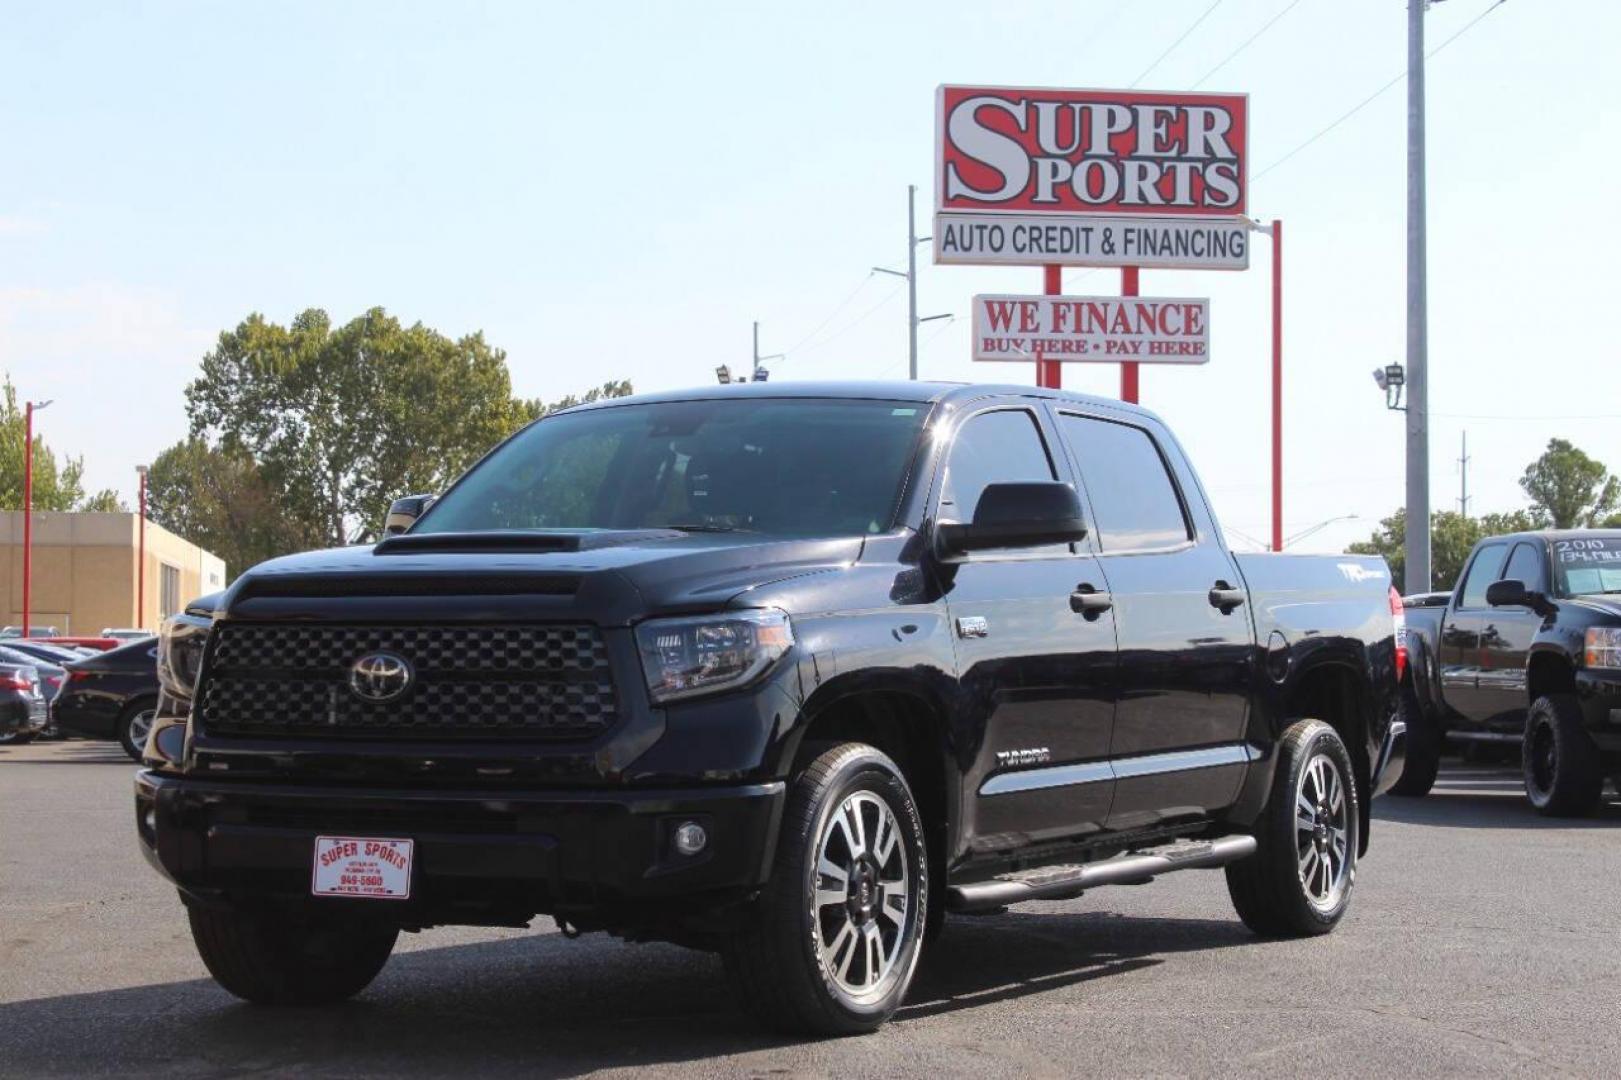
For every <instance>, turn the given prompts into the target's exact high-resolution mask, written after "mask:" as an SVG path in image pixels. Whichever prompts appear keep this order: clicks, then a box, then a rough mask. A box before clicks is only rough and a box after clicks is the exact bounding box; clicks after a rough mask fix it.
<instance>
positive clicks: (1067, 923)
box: [0, 742, 1621, 1077]
mask: <svg viewBox="0 0 1621 1080" xmlns="http://www.w3.org/2000/svg"><path fill="white" fill-rule="evenodd" d="M131 773H132V766H131V765H130V763H129V761H128V760H127V759H126V758H124V757H123V755H122V754H121V753H120V752H119V751H118V749H117V748H116V747H114V746H112V745H111V744H105V743H91V742H68V743H54V744H37V745H34V746H28V747H15V748H11V747H0V1074H4V1075H7V1076H11V1075H27V1076H33V1075H60V1076H88V1075H107V1074H125V1075H144V1074H158V1073H162V1074H164V1075H166V1076H172V1077H194V1076H195V1077H218V1076H233V1077H237V1076H250V1075H259V1074H279V1073H299V1074H303V1075H321V1076H359V1075H393V1076H400V1075H445V1074H450V1073H455V1074H458V1075H460V1076H468V1077H470V1076H483V1075H505V1074H520V1073H521V1074H524V1075H530V1076H537V1075H540V1076H575V1075H581V1074H587V1073H599V1072H600V1073H609V1074H612V1073H615V1072H620V1071H629V1070H631V1069H637V1068H645V1067H649V1066H651V1067H655V1068H657V1069H658V1070H660V1072H661V1074H662V1073H669V1074H672V1075H694V1076H733V1075H745V1076H768V1075H805V1076H839V1077H849V1076H888V1077H893V1076H920V1075H931V1076H944V1075H974V1076H1031V1075H1034V1076H1043V1075H1109V1076H1119V1075H1144V1074H1151V1075H1207V1074H1235V1073H1237V1074H1244V1073H1257V1074H1258V1073H1268V1074H1274V1075H1303V1074H1311V1075H1316V1076H1351V1075H1355V1076H1359V1077H1368V1076H1411V1075H1414V1074H1446V1075H1470V1076H1480V1075H1519V1074H1537V1075H1543V1076H1545V1075H1570V1076H1614V1075H1616V1074H1617V1073H1618V1072H1621V1021H1618V1017H1621V799H1617V798H1615V797H1614V796H1613V795H1612V796H1611V798H1610V800H1609V802H1608V803H1607V805H1606V807H1605V809H1604V811H1603V813H1602V815H1601V816H1599V817H1598V818H1595V819H1593V820H1588V821H1579V822H1551V821H1548V820H1545V819H1542V818H1539V817H1537V816H1536V815H1535V814H1533V813H1532V812H1531V811H1530V809H1529V808H1528V807H1527V806H1526V804H1525V803H1524V801H1523V799H1522V797H1521V794H1520V790H1519V782H1518V777H1517V774H1516V773H1515V772H1514V771H1513V770H1511V769H1509V768H1505V767H1500V766H1479V765H1462V764H1457V763H1454V764H1452V765H1450V766H1449V767H1448V768H1447V769H1446V770H1445V771H1444V772H1443V774H1442V777H1441V780H1440V781H1439V783H1438V784H1437V785H1436V791H1435V793H1434V794H1433V795H1432V796H1431V797H1430V798H1428V799H1426V800H1423V801H1421V802H1401V801H1397V800H1393V799H1388V798H1387V799H1382V800H1380V802H1379V804H1378V805H1377V808H1376V818H1377V820H1376V822H1375V826H1374V833H1373V850H1372V851H1371V852H1370V853H1369V856H1368V858H1367V859H1366V861H1365V862H1364V863H1363V864H1362V867H1361V871H1360V877H1359V880H1358V885H1357V894H1356V899H1355V904H1354V907H1353V909H1352V911H1351V913H1350V915H1349V916H1348V918H1347V921H1346V922H1345V924H1344V925H1342V927H1341V928H1340V929H1339V931H1338V932H1336V933H1335V934H1334V935H1332V936H1331V937H1329V938H1326V939H1319V940H1313V941H1292V942H1261V941H1258V940H1256V939H1255V938H1253V937H1251V936H1250V935H1249V934H1248V933H1247V932H1246V931H1245V930H1244V928H1243V927H1242V926H1241V925H1240V924H1239V923H1238V921H1237V919H1236V918H1235V917H1234V916H1233V914H1232V910H1231V907H1230V906H1229V904H1228V900H1227V894H1226V889H1225V887H1224V885H1223V882H1222V878H1221V875H1220V874H1219V873H1214V872H1194V873H1186V874H1181V875H1173V876H1172V877H1170V878H1166V879H1164V880H1162V881H1160V882H1158V883H1156V884H1154V885H1152V886H1148V887H1142V888H1115V889H1110V890H1100V891H1097V892H1094V893H1092V894H1089V895H1088V896H1086V897H1083V898H1081V899H1079V900H1074V901H1067V902H1063V903H1048V904H1029V905H1024V906H1022V907H1017V908H1014V909H1012V910H1011V911H1009V912H1008V913H1006V914H1003V915H997V916H990V917H984V918H975V919H955V920H953V921H952V922H951V923H950V924H949V925H948V928H947V932H946V936H945V937H944V938H943V939H942V940H941V941H940V942H938V943H937V944H936V945H935V946H934V948H933V950H932V953H930V954H929V955H928V956H926V957H925V960H924V967H923V969H922V971H921V974H920V976H919V979H918V982H917V984H916V985H914V987H913V991H912V999H911V1003H910V1004H909V1005H908V1006H907V1007H906V1008H905V1009H903V1010H902V1012H901V1013H900V1015H899V1017H898V1018H897V1020H896V1022H894V1023H893V1024H891V1025H890V1026H889V1027H888V1028H887V1029H885V1030H884V1031H882V1032H880V1033H879V1034H878V1035H875V1036H872V1037H869V1038H865V1039H859V1040H842V1041H831V1042H791V1041H782V1040H779V1039H775V1038H772V1037H770V1036H767V1035H764V1034H761V1033H760V1032H758V1031H757V1030H755V1029H754V1028H753V1027H752V1026H751V1025H750V1023H749V1022H748V1021H747V1020H746V1019H745V1018H744V1017H743V1015H742V1014H741V1013H739V1012H738V1011H737V1010H736V1008H734V1006H733V1004H732V1001H731V999H730V997H729V994H728V990H727V987H726V985H725V983H724V981H723V979H722V977H721V971H720V965H719V963H718V962H717V961H716V960H714V959H712V958H710V957H708V956H703V955H699V954H695V953H689V952H685V951H683V950H680V949H676V948H673V947H665V946H649V945H639V946H632V945H624V944H620V943H618V942H616V941H613V940H611V939H608V938H605V937H603V936H602V935H591V936H587V937H585V938H582V939H580V940H578V941H569V940H567V939H565V938H564V937H563V936H562V935H561V934H558V933H556V932H555V931H553V929H552V928H551V927H550V925H547V926H544V927H541V928H537V929H536V930H534V931H500V930H495V931H491V930H460V929H450V930H435V931H430V932H428V933H424V934H420V935H408V936H406V937H404V938H402V939H401V946H400V949H399V951H397V952H396V953H395V956H394V959H393V960H392V961H391V962H390V964H389V966H388V967H387V968H386V969H385V970H384V972H383V974H382V976H381V977H380V978H379V979H378V980H377V982H376V983H374V984H373V985H372V987H371V988H370V989H369V990H368V991H366V992H365V993H364V994H362V995H361V996H360V997H359V998H357V999H356V1000H354V1001H353V1002H350V1003H348V1004H346V1005H344V1006H342V1007H339V1008H335V1009H332V1010H327V1011H304V1010H294V1011H279V1012H278V1011H267V1010H263V1009H256V1008H252V1007H248V1006H245V1005H242V1004H239V1003H238V1002H237V1001H236V1000H235V999H233V998H231V997H230V996H229V995H227V994H226V993H225V992H224V991H222V990H220V989H218V988H217V987H215V985H214V984H213V982H212V981H210V980H209V979H208V977H207V975H206V973H205V972H204V970H203V966H202V963H201V962H200V961H199V960H198V959H197V957H196V954H195V953H194V952H193V950H192V945H191V940H190V936H189V934H188V932H187V930H186V923H185V918H184V915H183V913H182V909H181V907H180V904H179V902H178V901H177V900H176V898H175V897H174V895H173V893H172V892H170V891H169V890H167V889H166V888H165V887H164V886H163V884H162V883H161V882H160V880H159V879H158V878H157V876H156V875H154V874H153V873H152V872H151V871H150V870H149V869H148V868H147V866H146V864H145V863H144V862H143V861H142V859H141V857H140V856H139V854H138V853H137V851H136V849H135V841H134V837H133V834H132V829H133V826H132V824H131V821H130V783H129V781H130V776H131Z"/></svg>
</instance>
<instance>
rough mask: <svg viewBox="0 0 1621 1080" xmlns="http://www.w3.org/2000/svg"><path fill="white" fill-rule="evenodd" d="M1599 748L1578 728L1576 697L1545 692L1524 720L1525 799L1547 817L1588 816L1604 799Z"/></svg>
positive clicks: (1578, 716) (1522, 758)
mask: <svg viewBox="0 0 1621 1080" xmlns="http://www.w3.org/2000/svg"><path fill="white" fill-rule="evenodd" d="M1598 757H1599V755H1598V747H1596V746H1594V745H1593V740H1592V739H1591V738H1590V737H1589V736H1588V734H1587V732H1586V731H1585V730H1583V728H1582V710H1581V706H1580V705H1578V704H1576V697H1575V695H1574V694H1546V695H1544V696H1542V697H1539V698H1537V700H1536V701H1535V702H1534V703H1533V704H1532V705H1531V714H1530V716H1528V717H1527V718H1526V722H1525V749H1524V751H1523V753H1522V754H1521V772H1522V773H1523V774H1524V777H1525V797H1526V798H1527V799H1529V800H1530V801H1531V805H1532V806H1534V807H1536V809H1537V812H1538V813H1541V814H1547V815H1548V816H1549V817H1586V816H1587V815H1588V814H1591V813H1592V812H1593V811H1594V810H1595V809H1597V808H1598V804H1599V801H1600V800H1601V799H1603V797H1604V773H1603V771H1602V770H1600V768H1599V760H1598Z"/></svg>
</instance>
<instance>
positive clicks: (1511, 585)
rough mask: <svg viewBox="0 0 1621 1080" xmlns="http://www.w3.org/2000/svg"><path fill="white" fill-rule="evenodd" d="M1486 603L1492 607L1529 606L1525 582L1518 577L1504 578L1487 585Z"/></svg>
mask: <svg viewBox="0 0 1621 1080" xmlns="http://www.w3.org/2000/svg"><path fill="white" fill-rule="evenodd" d="M1486 603H1488V604H1490V605H1491V606H1492V607H1528V606H1530V605H1529V601H1528V600H1527V599H1526V595H1525V582H1523V581H1520V580H1518V579H1517V578H1504V579H1503V580H1502V581H1494V582H1492V583H1491V584H1490V585H1488V586H1486Z"/></svg>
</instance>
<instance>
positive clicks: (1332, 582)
mask: <svg viewBox="0 0 1621 1080" xmlns="http://www.w3.org/2000/svg"><path fill="white" fill-rule="evenodd" d="M413 519H414V520H413ZM406 525H409V527H408V528H404V526H406ZM390 528H391V529H393V530H395V531H397V532H398V533H399V534H398V535H391V536H388V537H387V538H386V539H384V540H383V541H382V542H380V543H378V544H376V545H375V546H368V547H351V548H345V549H342V550H334V551H324V552H315V553H311V554H307V555H300V556H294V557H289V558H284V559H278V560H275V561H273V562H269V563H266V564H264V565H262V566H259V567H256V568H255V569H253V570H251V571H249V572H248V573H246V574H244V575H243V576H242V577H241V578H240V579H239V580H238V581H236V582H235V583H234V584H233V585H232V586H231V587H230V589H229V590H228V591H227V592H226V593H225V594H224V595H223V596H222V597H221V598H220V599H219V601H218V602H217V604H215V605H213V610H212V611H211V612H210V611H208V610H206V607H207V606H206V605H199V606H195V607H194V608H193V609H191V610H190V611H189V612H188V613H187V614H185V615H183V616H181V617H179V618H177V619H174V620H171V621H170V623H169V624H168V625H167V626H166V627H165V633H164V638H163V647H162V653H161V655H162V662H161V667H162V672H163V678H164V680H165V707H164V708H162V709H160V710H159V717H158V720H157V722H156V726H155V728H154V731H153V734H152V736H151V738H150V739H149V741H148V745H147V754H146V757H147V764H148V766H149V767H148V768H147V769H146V770H145V771H143V772H141V773H140V774H139V776H138V779H137V781H136V790H135V803H136V820H137V823H138V832H139V837H140V843H141V846H142V847H143V848H144V850H145V852H146V854H147V856H148V858H149V859H150V860H151V862H152V864H153V865H154V866H155V867H157V869H158V870H159V871H161V872H162V873H163V874H165V875H167V876H168V877H169V878H170V879H171V880H172V881H173V882H174V883H175V884H176V885H177V886H178V887H179V890H180V894H181V897H182V898H183V900H184V902H185V904H186V907H187V909H188V911H189V915H190V920H191V927H192V932H193V935H194V937H195V940H196V944H197V947H198V949H199V951H200V953H201V955H202V958H203V960H204V962H205V963H206V964H207V966H208V968H209V970H210V971H211V972H212V973H213V975H214V976H215V978H216V979H217V980H218V981H219V982H220V983H221V984H223V985H224V986H225V987H226V988H227V989H228V990H230V991H231V992H233V993H235V994H237V995H239V996H241V997H244V998H246V999H248V1000H250V1001H256V1002H268V1003H312V1002H319V1001H329V1000H334V999H338V998H343V997H346V996H348V995H351V994H354V993H356V992H357V991H359V990H360V989H361V988H363V987H364V986H366V984H367V983H368V982H369V981H370V980H371V979H372V978H373V977H374V976H375V975H376V974H377V972H378V971H379V969H381V967H382V966H383V964H384V962H385V961H386V960H387V958H388V956H389V952H390V950H391V949H392V948H393V946H394V942H395V938H396V935H397V934H398V932H399V931H401V930H412V931H414V930H420V929H422V928H424V927H428V926H432V925H436V924H475V925H499V926H524V925H527V924H528V923H529V921H530V920H531V919H533V918H534V917H536V916H537V915H550V916H552V917H553V918H555V920H556V921H557V923H558V924H559V926H561V927H562V928H563V929H564V930H565V931H566V932H568V933H574V932H576V931H591V930H605V931H608V932H611V933H614V934H617V935H621V936H623V937H625V938H627V939H631V940H662V941H669V942H677V943H681V944H685V945H690V946H694V947H698V948H705V949H714V950H717V951H719V952H721V953H722V954H723V955H724V957H725V960H726V964H727V968H728V970H729V972H730V974H731V976H732V977H733V979H734V981H735V982H736V984H737V985H738V986H739V988H740V989H741V995H740V996H741V998H742V1000H743V1001H744V1002H745V1003H746V1004H747V1006H748V1007H749V1008H750V1009H752V1010H753V1011H754V1012H755V1013H757V1014H758V1015H759V1016H760V1017H761V1018H762V1019H763V1020H764V1021H766V1022H767V1023H769V1024H771V1025H773V1026H775V1027H778V1028H782V1029H788V1030H796V1031H805V1032H820V1033H849V1032H860V1031H868V1030H872V1029H874V1028H876V1027H877V1026H878V1025H880V1024H881V1023H882V1022H883V1021H884V1020H885V1018H887V1017H888V1016H889V1015H890V1014H891V1013H892V1012H893V1011H894V1010H895V1009H896V1007H897V1006H898V1005H899V1004H900V1003H901V1001H902V999H903V998H904V996H905V994H906V991H907V987H908V984H909V983H910V981H911V979H912V975H913V972H914V970H915V969H916V967H917V963H918V958H919V955H920V953H921V951H922V949H923V948H924V944H925V942H926V941H930V940H933V939H934V938H935V936H936V935H937V933H938V932H939V930H940V928H941V923H942V919H943V916H944V912H945V911H947V910H951V911H958V912H976V911H977V912H983V911H990V910H997V909H999V908H1001V907H1002V906H1003V905H1006V904H1009V903H1013V902H1017V901H1023V900H1039V899H1056V898H1069V897H1074V896H1076V895H1078V894H1080V893H1081V891H1082V890H1085V889H1089V888H1092V887H1094V886H1100V885H1106V884H1115V883H1140V882H1143V881H1146V880H1148V879H1150V878H1153V877H1155V876H1156V875H1159V874H1163V873H1166V872H1169V871H1173V870H1181V869H1186V868H1194V867H1215V866H1224V867H1225V868H1226V875H1227V881H1228V885H1229V889H1230V891H1231V894H1232V898H1233V901H1234V904H1235V906H1236V907H1237V910H1238V914H1239V917H1240V918H1242V919H1243V921H1244V922H1245V923H1247V924H1248V925H1249V926H1250V927H1251V928H1253V929H1254V930H1255V931H1257V932H1259V933H1261V934H1268V935H1304V934H1317V933H1324V932H1326V931H1328V930H1330V929H1332V928H1333V927H1334V926H1335V924H1336V923H1337V922H1338V921H1339V920H1340V918H1341V917H1342V916H1343V915H1344V913H1345V911H1346V908H1347V905H1348V904H1349V902H1350V897H1351V891H1352V887H1353V884H1354V882H1355V875H1354V869H1355V865H1356V860H1357V858H1358V856H1359V855H1360V854H1362V853H1364V852H1365V851H1366V849H1367V844H1368V805H1369V800H1370V799H1371V798H1372V797H1373V796H1374V795H1375V794H1376V793H1377V792H1378V791H1380V790H1382V789H1383V788H1384V787H1386V786H1388V784H1389V783H1390V782H1392V781H1393V780H1394V778H1395V777H1396V776H1397V775H1399V773H1400V771H1401V761H1402V753H1403V749H1402V739H1401V728H1400V726H1399V721H1398V720H1397V718H1396V702H1395V694H1396V685H1397V684H1396V664H1397V657H1396V646H1395V638H1394V621H1395V620H1394V616H1393V610H1392V604H1391V597H1392V596H1393V592H1392V590H1391V589H1390V579H1389V573H1388V570H1387V568H1386V566H1385V564H1384V563H1383V562H1382V561H1381V560H1377V559H1365V558H1357V557H1351V556H1344V557H1342V556H1321V557H1310V556H1289V555H1261V556H1236V557H1235V556H1234V555H1233V554H1232V553H1231V552H1230V551H1229V550H1228V549H1227V547H1226V546H1225V544H1224V542H1223V540H1222V536H1221V533H1220V530H1219V528H1218V526H1217V524H1216V521H1215V518H1214V517H1213V516H1212V514H1211V510H1210V507H1209V504H1208V502H1207V500H1206V498H1205V495H1204V492H1203V490H1202V489H1201V487H1200V485H1199V481H1198V479H1197V477H1196V476H1195V475H1194V472H1193V469H1192V468H1191V466H1190V465H1189V464H1188V462H1187V459H1186V458H1185V457H1184V456H1183V453H1182V451H1181V449H1180V448H1179V447H1178V445H1177V443H1176V441H1175V439H1174V438H1172V436H1171V434H1170V432H1169V431H1167V430H1166V429H1165V427H1164V426H1163V425H1162V424H1161V423H1160V422H1159V421H1158V420H1157V419H1155V418H1154V417H1153V416H1152V415H1151V414H1149V413H1147V412H1144V411H1142V410H1140V409H1137V408H1133V407H1128V406H1123V405H1120V404H1117V403H1115V402H1109V401H1099V400H1092V399H1090V398H1084V397H1080V396H1076V395H1070V394H1063V393H1059V392H1052V391H1045V390H1033V389H1030V388H1018V387H1008V388H993V387H972V386H942V385H929V384H920V383H901V384H894V385H891V384H857V385H837V384H810V385H804V386H791V385H786V386H785V385H780V384H776V383H771V384H769V385H767V384H751V385H746V386H741V387H739V386H729V387H710V388H708V389H705V390H700V391H692V392H687V393H678V394H668V395H660V396H649V397H640V398H628V399H621V400H616V401H611V402H602V403H597V404H593V405H589V406H584V407H581V408H576V409H571V410H568V411H566V412H562V413H557V414H554V415H552V416H549V417H547V418H545V419H543V420H540V421H538V422H537V423H535V424H533V425H531V426H530V427H528V428H526V429H524V430H523V431H521V432H520V433H518V434H517V435H515V436H513V437H512V438H511V439H509V440H508V441H506V442H505V443H503V444H501V445H500V446H499V447H497V448H496V449H495V450H494V451H492V452H491V453H490V454H489V455H488V456H486V457H485V458H484V459H483V460H482V461H481V462H480V463H479V464H478V465H476V466H475V467H474V468H473V469H472V470H470V471H469V472H468V473H467V474H466V475H465V476H463V477H462V478H461V480H459V481H458V482H457V483H456V484H455V485H454V486H452V487H451V488H450V489H449V490H448V491H446V492H445V493H444V494H443V495H442V496H441V497H439V498H437V499H431V500H430V499H427V498H424V497H416V498H412V499H405V500H401V501H400V502H398V503H396V504H395V508H394V512H393V513H392V514H391V522H390ZM948 942H949V939H947V943H948Z"/></svg>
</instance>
